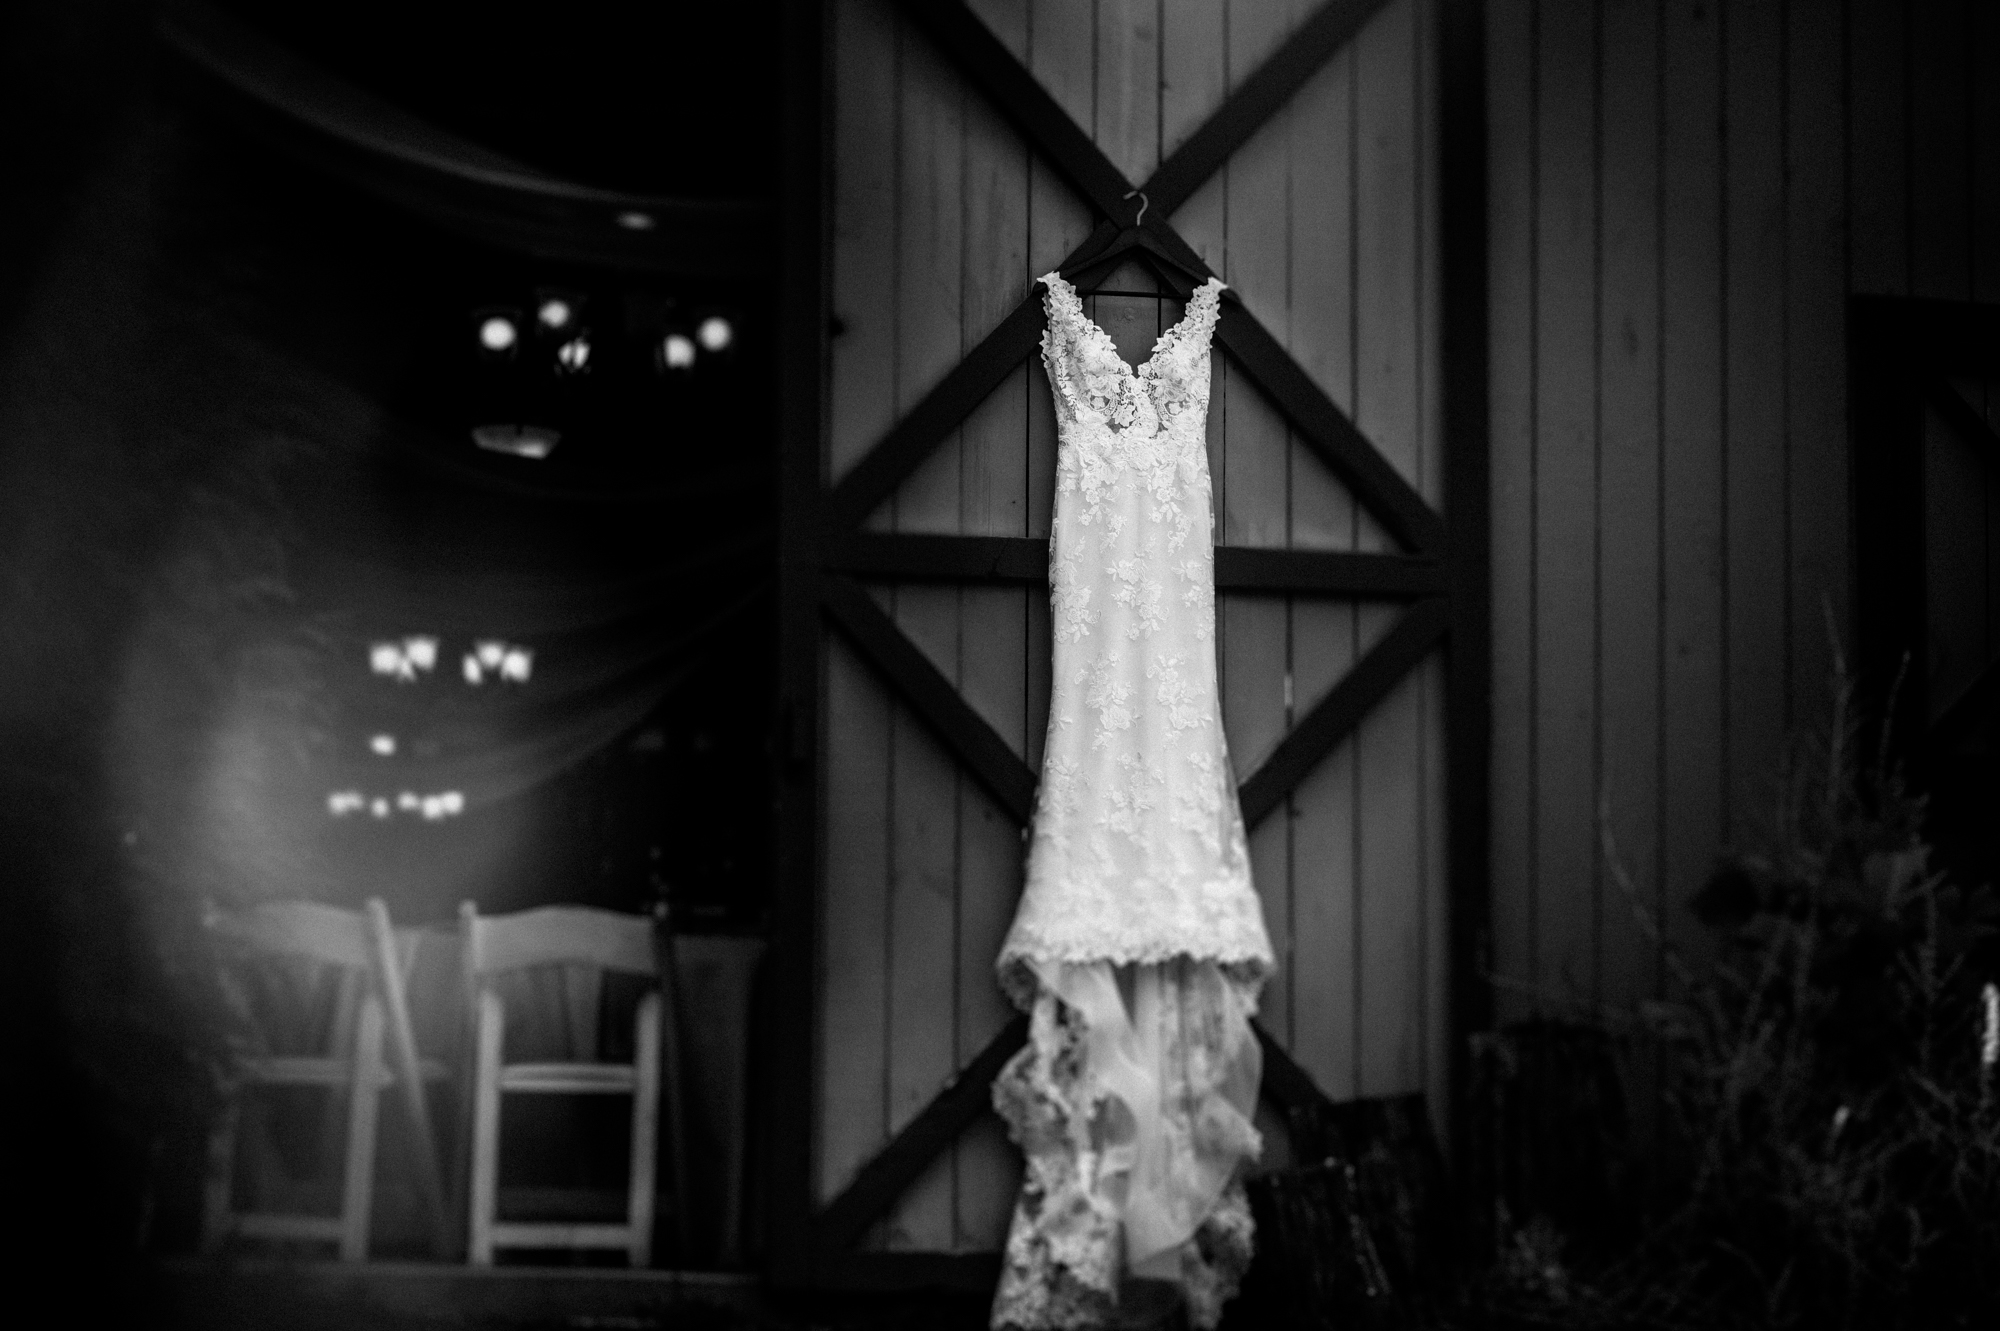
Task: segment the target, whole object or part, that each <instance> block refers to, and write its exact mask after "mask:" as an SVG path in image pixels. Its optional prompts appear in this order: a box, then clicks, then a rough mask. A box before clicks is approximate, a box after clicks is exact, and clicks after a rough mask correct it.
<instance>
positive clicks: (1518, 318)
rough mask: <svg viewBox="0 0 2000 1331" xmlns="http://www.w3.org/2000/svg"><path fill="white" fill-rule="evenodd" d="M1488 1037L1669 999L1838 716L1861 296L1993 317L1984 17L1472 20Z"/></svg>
mask: <svg viewBox="0 0 2000 1331" xmlns="http://www.w3.org/2000/svg"><path fill="white" fill-rule="evenodd" d="M1487 31H1488V42H1489V46H1488V96H1489V107H1490V133H1491V140H1490V158H1489V163H1490V188H1491V207H1490V213H1489V224H1490V234H1489V241H1490V260H1491V280H1492V287H1491V318H1492V431H1493V435H1492V437H1493V458H1492V461H1493V513H1492V531H1493V591H1494V601H1493V635H1494V732H1493V744H1494V759H1493V760H1494V768H1493V776H1494V781H1493V863H1492V868H1493V910H1492V914H1493V927H1494V963H1495V970H1496V971H1497V972H1498V974H1499V975H1501V976H1502V977H1504V979H1505V981H1506V986H1505V988H1504V989H1503V992H1502V994H1501V1012H1502V1015H1503V1016H1504V1015H1518V1014H1519V1013H1521V1012H1523V1011H1526V1010H1528V1009H1529V1008H1531V1007H1533V1006H1535V1005H1536V1004H1537V1003H1540V1004H1542V1005H1543V1006H1545V1007H1547V1006H1552V1005H1561V1004H1565V1003H1568V1002H1573V1001H1577V1000H1581V1001H1584V1002H1592V1001H1597V1000H1605V1001H1612V1002H1620V1001H1625V1000H1629V999H1631V998H1632V997H1634V996H1636V995H1639V994H1643V993H1646V992H1649V991H1651V990H1652V989H1654V988H1655V987H1656V986H1657V984H1658V983H1659V980H1660V972H1659V958H1658V955H1657V952H1656V949H1655V948H1654V947H1653V946H1652V945H1651V944H1650V943H1649V942H1648V940H1647V938H1646V936H1645V934H1644V932H1643V931H1642V930H1641V929H1640V928H1638V926H1637V925H1636V923H1635V921H1634V917H1633V914H1632V912H1631V910H1630V908H1629V905H1628V900H1627V897H1626V895H1625V894H1624V893H1623V892H1622V891H1621V890H1620V889H1619V888H1618V887H1617V886H1616V884H1615V881H1614V880H1613V878H1612V877H1611V876H1610V875H1608V873H1607V871H1606V868H1605V863H1604V861H1603V859H1602V858H1601V856H1600V854H1599V845H1598V830H1597V811H1598V808H1599V804H1600V800H1602V801H1603V803H1604V805H1605V806H1606V807H1608V809H1609V815H1610V826H1611V827H1612V829H1613V831H1614V833H1615V837H1616V841H1617V844H1618V848H1619V852H1620V858H1621V860H1622V863H1623V864H1624V866H1625V867H1626V868H1627V869H1628V870H1629V871H1630V872H1631V874H1632V876H1633V879H1634V882H1635V884H1636V886H1637V888H1638V893H1639V896H1640V898H1641V904H1642V905H1643V906H1644V908H1646V909H1648V910H1653V911H1658V912H1660V913H1661V915H1662V916H1663V918H1664V919H1665V921H1666V923H1667V926H1668V931H1669V935H1670V936H1673V937H1678V938H1681V939H1683V940H1687V941H1692V933H1693V931H1692V928H1691V926H1692V921H1691V919H1690V917H1689V916H1688V914H1687V912H1686V910H1685V909H1684V905H1683V903H1684V902H1685V900H1686V898H1687V896H1688V894H1689V893H1690V892H1692V891H1693V890H1694V889H1695V888H1697V887H1698V886H1699V885H1700V881H1701V878H1702V876H1703V874H1704V872H1705V870H1706V868H1707V867H1708V865H1709V864H1710V863H1711V861H1712V858H1713V856H1714V855H1715V853H1716V852H1717V850H1718V849H1719V848H1720V847H1722V846H1723V845H1725V844H1726V843H1727V842H1729V840H1730V839H1731V838H1733V837H1738V836H1741V835H1742V834H1744V833H1745V832H1746V831H1747V830H1748V828H1749V827H1750V826H1752V825H1754V821H1755V820H1756V819H1757V818H1759V817H1761V816H1763V815H1764V814H1765V813H1766V811H1767V810H1768V809H1769V808H1770V806H1771V802H1772V801H1771V783H1772V778H1773V775H1774V772H1775V769H1776V764H1777V762H1778V758H1779V754H1780V749H1781V746H1782V744H1783V742H1784V738H1785V735H1786V733H1787V730H1788V729H1789V728H1790V727H1793V726H1797V725H1802V724H1811V723H1814V722H1818V721H1821V720H1823V719H1824V717H1825V716H1826V714H1827V698H1828V694H1827V682H1828V678H1829V672H1830V669H1831V655H1830V652H1829V647H1828V636H1827V619H1826V614H1825V608H1830V609H1831V611H1832V615H1833V619H1834V622H1835V623H1836V624H1838V625H1839V626H1840V630H1841V632H1842V633H1843V634H1844V635H1846V636H1847V641H1848V642H1849V644H1850V645H1851V643H1852V637H1851V633H1852V631H1851V629H1850V628H1849V623H1850V616H1849V600H1850V585H1849V584H1850V569H1849V564H1850V550H1849V538H1848V471H1847V419H1846V378H1845V375H1846V366H1845V348H1844V339H1845V322H1844V312H1845V303H1846V297H1847V295H1848V293H1850V292H1855V293H1882V294H1896V295H1914V296H1928V297H1941V298H1946V299H1952V300H1981V301H1994V300H2000V9H1996V8H1995V7H1994V6H1992V5H1990V4H1983V3H1980V2H1979V0H1922V3H1916V4H1903V3H1894V2H1893V0H1848V3H1845V4H1836V3H1831V2H1830V0H1739V2H1735V3H1716V0H1487Z"/></svg>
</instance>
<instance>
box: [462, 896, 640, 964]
mask: <svg viewBox="0 0 2000 1331" xmlns="http://www.w3.org/2000/svg"><path fill="white" fill-rule="evenodd" d="M459 921H460V925H461V928H462V932H463V937H464V947H465V970H466V974H467V975H468V976H473V977H477V976H482V975H493V974H496V973H498V972H501V971H512V970H524V969H526V968H528V967H531V966H594V967H597V968H599V969H601V970H606V971H617V972H622V973H624V974H629V975H646V976H656V975H658V974H659V952H658V938H657V935H656V933H655V930H654V925H653V921H652V919H651V918H649V917H647V916H644V915H623V914H620V913H618V912H616V911H608V910H597V909H595V908H593V907H589V906H543V907H540V908H538V909H536V910H526V911H522V912H520V913H519V914H516V915H495V916H482V915H480V914H479V913H478V911H477V910H476V909H475V908H474V907H473V905H472V903H471V902H469V901H468V902H466V903H465V904H464V905H463V906H461V907H459Z"/></svg>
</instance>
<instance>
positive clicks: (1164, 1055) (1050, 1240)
mask: <svg viewBox="0 0 2000 1331" xmlns="http://www.w3.org/2000/svg"><path fill="white" fill-rule="evenodd" d="M1044 284H1045V286H1046V287H1047V310H1048V318H1049V324H1048V331H1047V334H1046V335H1045V336H1044V338H1043V340H1042V354H1043V360H1044V363H1045V365H1046V367H1047V369H1048V375H1049V382H1050V384H1051V386H1052V387H1053V388H1054V391H1055V398H1056V422H1057V432H1058V444H1059V447H1058V452H1057V461H1056V509H1055V520H1054V529H1053V532H1052V539H1051V543H1050V568H1049V582H1050V612H1051V637H1052V638H1053V640H1054V656H1055V660H1054V663H1053V665H1054V676H1053V690H1052V696H1051V698H1050V703H1049V729H1048V739H1047V743H1046V745H1045V750H1046V754H1045V757H1044V760H1043V764H1042V784H1041V789H1040V792H1039V794H1038V797H1037V801H1036V807H1035V819H1034V826H1033V828H1032V835H1031V838H1030V842H1029V847H1028V863H1027V882H1026V885H1025V888H1024V890H1023V893H1022V897H1021V904H1020V908H1019V910H1018V912H1017V914H1016V916H1015V919H1014V923H1013V927H1012V928H1011V929H1010V930H1009V931H1008V934H1007V939H1006V942H1005V943H1004V944H1003V945H1002V948H1001V953H1000V958H999V967H1000V976H1001V982H1002V984H1003V985H1004V986H1005V988H1006V989H1007V992H1008V994H1009V995H1010V996H1011V997H1012V998H1013V999H1014V1000H1015V1002H1016V1003H1018V1004H1019V1005H1020V1006H1022V1007H1023V1008H1024V1009H1025V1010H1027V1011H1028V1012H1029V1013H1030V1014H1031V1021H1030V1037H1029V1043H1028V1047H1027V1048H1025V1049H1023V1050H1022V1051H1021V1052H1020V1054H1018V1055H1017V1056H1016V1057H1015V1059H1014V1060H1013V1061H1012V1062H1011V1063H1010V1064H1009V1065H1008V1067H1007V1069H1006V1071H1005V1072H1003V1073H1002V1075H1001V1077H1000V1079H999V1080H998V1081H997V1082H996V1083H995V1086H994V1102H995V1106H996V1107H997V1108H998V1109H999V1110H1000V1112H1001V1114H1002V1115H1003V1116H1004V1117H1005V1118H1006V1120H1007V1122H1008V1125H1009V1127H1010V1129H1011V1130H1012V1132H1013V1135H1014V1139H1015V1141H1016V1142H1018V1143H1019V1144H1020V1145H1021V1148H1022V1151H1023V1153H1024V1154H1025V1155H1026V1157H1027V1169H1026V1172H1025V1174H1024V1177H1023V1180H1022V1186H1021V1195H1020V1199H1019V1202H1018V1204H1017V1206H1016V1208H1015V1212H1014V1218H1013V1225H1012V1228H1011V1230H1010V1232H1009V1235H1008V1239H1007V1253H1006V1263H1005V1266H1004V1268H1003V1273H1002V1276H1001V1281H1000V1287H999V1290H998V1291H997V1292H996V1295H995V1298H994V1304H993V1325H994V1326H995V1327H1015V1328H1023V1329H1024V1331H1025V1329H1026V1328H1034V1329H1036V1331H1041V1329H1043V1328H1056V1327H1065V1328H1067V1327H1079V1326H1092V1325H1101V1324H1103V1323H1104V1322H1105V1321H1106V1320H1107V1319H1109V1318H1112V1317H1113V1316H1114V1315H1115V1314H1116V1305H1117V1299H1118V1294H1119V1290H1120V1287H1121V1283H1122V1282H1123V1281H1124V1280H1125V1279H1126V1278H1127V1277H1128V1276H1129V1274H1130V1268H1131V1267H1132V1266H1133V1265H1135V1264H1136V1265H1142V1266H1143V1269H1144V1271H1145V1273H1146V1274H1148V1275H1151V1276H1159V1275H1162V1274H1172V1275H1174V1278H1176V1279H1178V1281H1179V1284H1180V1286H1181V1289H1182V1293H1183V1297H1184V1302H1185V1303H1186V1306H1187V1312H1188V1319H1189V1322H1190V1324H1191V1325H1192V1326H1195V1327H1202V1328H1206V1327H1212V1326H1214V1325H1215V1324H1216V1322H1217V1320H1218V1319H1219V1318H1220V1316H1221V1311H1222V1306H1223V1303H1224V1301H1225V1300H1226V1299H1228V1297H1229V1296H1230V1294H1231V1293H1232V1292H1233V1291H1234V1289H1235V1284H1236V1279H1237V1277H1238V1276H1239V1275H1240V1274H1241V1272H1242V1270H1243V1269H1244V1267H1245V1266H1246V1265H1247V1264H1248V1261H1249V1253H1250V1238H1251V1233H1250V1217H1249V1212H1248V1209H1247V1207H1246V1205H1245V1203H1244V1195H1243V1189H1242V1185H1241V1169H1242V1167H1243V1165H1244V1164H1245V1163H1247V1162H1248V1161H1249V1160H1252V1159H1254V1158H1255V1156H1256V1154H1257V1151H1258V1142H1257V1135H1256V1132H1255V1131H1254V1130H1253V1129H1252V1128H1251V1126H1250V1118H1249V1114H1250V1112H1251V1110H1252V1109H1253V1108H1254V1104H1255V1098H1256V1081H1257V1060H1256V1057H1255V1050H1256V1047H1257V1046H1256V1039H1255V1036H1254V1034H1253V1033H1252V1031H1251V1029H1250V1025H1249V1019H1250V1014H1251V1013H1252V1012H1253V1011H1254V1009H1255V1002H1256V995H1257V992H1258V989H1259V987H1260V986H1261V985H1262V983H1263V980H1264V978H1265V976H1266V975H1268V973H1269V972H1270V969H1271V964H1272V961H1271V945H1270V940H1269V938H1268V936H1267V935H1266V933H1265V930H1264V921H1263V915H1262V911H1261V909H1260V907H1259V905H1258V900H1257V895H1256V892H1255V891H1254V889H1253V887H1252V884H1251V880H1250V865H1249V857H1248V855H1247V853H1246V850H1245V847H1246V844H1247V843H1246V839H1245V836H1244V832H1243V819H1242V814H1241V812H1240V810H1239V807H1238V804H1237V800H1236V795H1235V787H1234V775H1233V769H1232V768H1231V766H1230V763H1229V756H1228V749H1227V744H1226V742H1225V740H1224V736H1223V730H1222V714H1221V708H1220V703H1219V699H1218V696H1217V689H1216V672H1215V650H1214V646H1213V644H1214V636H1215V596H1214V572H1213V569H1214V561H1213V559H1212V557H1211V556H1210V554H1209V552H1208V550H1207V548H1206V546H1205V544H1204V543H1205V542H1206V541H1207V540H1208V536H1209V533H1210V532H1211V531H1212V530H1213V524H1214V509H1213V501H1212V496H1211V494H1210V489H1209V474H1208V447H1207V414H1208V399H1209V380H1210V375H1209V364H1210V340H1211V336H1212V333H1213V330H1214V326H1215V321H1216V317H1217V312H1218V301H1219V299H1220V295H1221V291H1222V284H1221V283H1220V282H1217V281H1213V280H1211V281H1210V282H1208V283H1206V284H1204V285H1203V286H1202V287H1201V288H1200V289H1199V290H1197V291H1196V292H1195V293H1194V294H1193V296H1192V297H1191V298H1190V299H1189V301H1188V304H1187V309H1186V312H1185V314H1184V315H1183V317H1182V318H1181V320H1180V322H1179V323H1177V324H1176V325H1174V327H1173V328H1171V329H1169V330H1168V331H1167V332H1166V333H1164V334H1162V335H1161V337H1160V339H1159V340H1158V342H1156V343H1155V344H1154V347H1153V354H1152V355H1151V356H1150V357H1149V358H1148V359H1147V361H1146V362H1145V364H1143V365H1141V366H1140V367H1138V368H1137V369H1136V370H1135V369H1133V368H1132V367H1130V366H1128V365H1126V364H1125V362H1124V361H1123V360H1122V359H1121V358H1120V357H1119V355H1118V352H1117V349H1116V347H1115V346H1114V345H1113V343H1112V341H1111V339H1110V337H1108V336H1107V335H1106V334H1105V333H1104V331H1103V330H1102V329H1100V328H1098V327H1097V325H1096V324H1094V323H1092V322H1091V321H1090V320H1089V319H1087V318H1085V317H1084V313H1083V304H1082V301H1081V300H1080V299H1079V298H1078V297H1077V294H1076V292H1075V291H1074V290H1073V289H1072V288H1071V287H1070V286H1069V284H1068V283H1067V282H1065V281H1063V280H1062V278H1061V277H1059V276H1057V275H1055V274H1050V275H1049V276H1048V277H1047V278H1046V279H1044ZM1114 971H1115V972H1116V979H1115V981H1114V978H1113V972H1114Z"/></svg>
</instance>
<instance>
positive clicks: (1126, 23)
mask: <svg viewBox="0 0 2000 1331" xmlns="http://www.w3.org/2000/svg"><path fill="white" fill-rule="evenodd" d="M1096 101H1097V106H1096V113H1097V114H1096V122H1095V124H1094V126H1093V129H1092V132H1093V135H1094V137H1095V138H1096V139H1097V146H1098V147H1100V148H1102V149H1103V150H1104V155H1105V156H1107V157H1109V158H1110V159H1111V160H1112V162H1113V163H1114V164H1115V165H1116V166H1117V167H1118V169H1119V170H1120V171H1122V172H1124V173H1125V178H1126V179H1127V180H1130V181H1135V182H1136V181H1142V180H1144V179H1145V178H1146V177H1147V176H1149V175H1151V174H1152V173H1153V168H1154V167H1156V166H1158V165H1159V164H1160V7H1159V0H1097V98H1096ZM1085 123H1090V122H1085ZM1134 206H1135V207H1136V201H1135V203H1134Z"/></svg>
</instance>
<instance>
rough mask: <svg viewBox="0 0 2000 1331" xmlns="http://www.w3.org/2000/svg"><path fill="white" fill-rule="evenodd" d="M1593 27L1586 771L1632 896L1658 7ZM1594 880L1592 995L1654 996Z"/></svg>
mask: <svg viewBox="0 0 2000 1331" xmlns="http://www.w3.org/2000/svg"><path fill="white" fill-rule="evenodd" d="M1602 22H1603V24H1604V29H1603V43H1604V45H1603V50H1604V63H1603V67H1602V69H1601V71H1600V76H1599V78H1600V81H1599V85H1598V86H1599V89H1600V93H1599V95H1600V97H1601V98H1602V104H1601V108H1600V112H1599V114H1600V115H1601V116H1602V118H1603V119H1602V124H1603V135H1602V138H1601V140H1600V142H1599V146H1598V163H1599V166H1598V169H1599V178H1598V198H1599V205H1598V207H1599V220H1598V227H1599V235H1600V237H1601V242H1600V243H1601V245H1602V251H1601V260H1600V263H1601V268H1600V274H1601V275H1600V279H1599V283H1600V285H1599V290H1600V293H1601V295H1600V300H1601V301H1602V304H1601V306H1600V315H1599V327H1598V337H1599V340H1598V350H1597V355H1598V365H1599V392H1600V394H1601V397H1600V401H1601V403H1602V405H1601V408H1600V414H1599V418H1598V458H1599V467H1598V489H1597V509H1598V518H1599V522H1600V523H1601V527H1600V530H1601V531H1602V532H1603V540H1602V542H1601V543H1600V545H1599V547H1598V578H1597V597H1598V600H1597V618H1598V623H1599V639H1598V642H1599V652H1600V655H1599V658H1598V660H1599V672H1600V673H1599V676H1598V679H1599V688H1600V690H1601V692H1600V695H1599V697H1600V701H1599V704H1598V706H1599V713H1600V719H1599V721H1598V732H1599V740H1598V744H1599V747H1598V750H1597V769H1598V779H1599V782H1600V786H1601V790H1602V792H1603V799H1604V801H1605V802H1606V803H1607V804H1608V806H1609V813H1610V820H1611V821H1610V827H1611V832H1612V836H1613V839H1614V840H1615V841H1616V843H1617V846H1618V851H1619V858H1620V862H1621V868H1622V869H1623V871H1625V872H1626V873H1628V874H1629V875H1630V877H1631V879H1632V882H1633V884H1634V886H1641V885H1644V884H1649V883H1651V882H1652V881H1653V878H1654V873H1653V870H1654V866H1655V862H1656V860H1655V857H1656V855H1657V854H1658V850H1659V825H1658V800H1659V793H1660V788H1659V780H1658V771H1659V756H1660V745H1659V727H1660V703H1659V678H1660V676H1659V649H1660V623H1659V578H1660V528H1659V516H1660V515H1659V500H1660V448H1661V439H1660V422H1659V390H1660V365H1659V356H1660V344H1659V321H1660V283H1659V242H1660V235H1659V218H1660V208H1661V195H1660V189H1659V166H1660V154H1659V142H1660V102H1659V96H1658V94H1659V86H1660V84H1659V75H1660V69H1659V47H1658V40H1659V3H1658V0H1606V2H1605V5H1604V9H1603V19H1602ZM1591 803H1592V813H1593V814H1595V812H1596V807H1597V804H1598V794H1597V792H1593V793H1592V800H1591ZM1599 881H1600V884H1601V886H1600V889H1599V891H1600V894H1601V896H1602V905H1601V907H1600V913H1601V920H1602V925H1601V929H1600V932H1599V935H1598V938H1599V941H1598V956H1599V958H1600V962H1599V966H1600V971H1599V974H1600V980H1599V997H1600V998H1601V1000H1602V1001H1604V1002H1606V1003H1612V1004H1629V1003H1633V1002H1636V1001H1637V1000H1638V999H1640V998H1642V997H1646V996H1648V995H1650V994H1652V993H1653V992H1654V989H1655V986H1656V984H1657V981H1658V970H1659V959H1658V955H1657V949H1656V948H1655V947H1654V946H1653V943H1652V940H1651V939H1650V938H1649V937H1648V936H1647V933H1646V931H1645V929H1644V928H1643V927H1642V926H1641V925H1640V923H1639V921H1638V919H1637V918H1636V917H1635V915H1634V914H1633V910H1632V907H1633V904H1634V903H1632V902H1631V901H1629V900H1627V899H1626V898H1625V896H1624V895H1623V893H1622V892H1621V891H1620V890H1619V889H1618V888H1617V887H1616V886H1615V885H1614V884H1613V883H1612V881H1611V879H1610V878H1609V876H1608V875H1605V874H1602V873H1600V877H1599Z"/></svg>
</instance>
